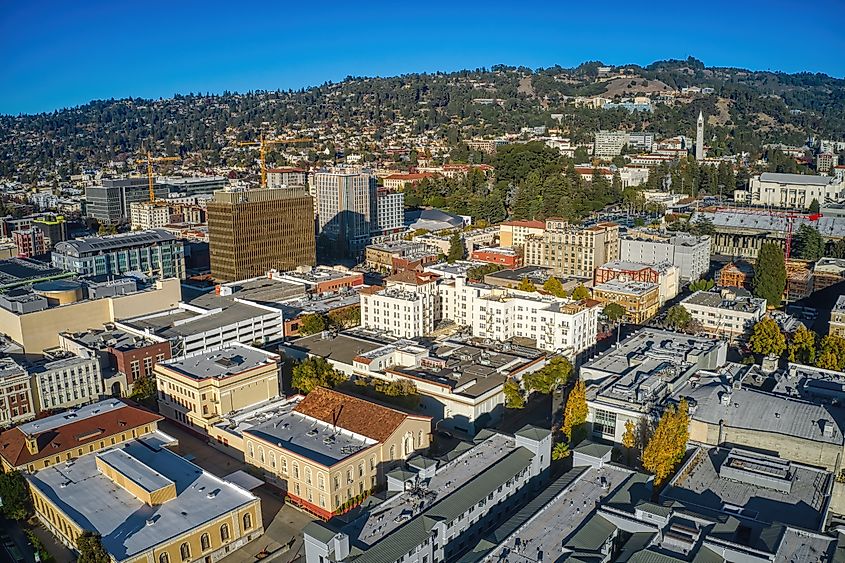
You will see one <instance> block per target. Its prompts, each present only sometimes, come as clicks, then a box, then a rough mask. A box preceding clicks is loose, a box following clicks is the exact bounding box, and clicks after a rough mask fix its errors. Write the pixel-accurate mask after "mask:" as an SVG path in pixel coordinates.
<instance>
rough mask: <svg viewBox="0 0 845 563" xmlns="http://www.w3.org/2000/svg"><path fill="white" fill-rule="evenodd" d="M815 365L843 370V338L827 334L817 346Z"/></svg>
mask: <svg viewBox="0 0 845 563" xmlns="http://www.w3.org/2000/svg"><path fill="white" fill-rule="evenodd" d="M816 366H817V367H820V368H823V369H833V370H837V371H845V338H842V337H841V336H838V335H835V334H828V335H827V336H825V337H824V338H822V341H821V345H820V346H819V352H818V356H817V357H816Z"/></svg>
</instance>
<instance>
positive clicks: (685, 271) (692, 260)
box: [619, 230, 710, 281]
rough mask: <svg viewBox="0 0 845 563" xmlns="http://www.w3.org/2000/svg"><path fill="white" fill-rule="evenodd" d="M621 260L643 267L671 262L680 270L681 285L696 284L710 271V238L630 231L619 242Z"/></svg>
mask: <svg viewBox="0 0 845 563" xmlns="http://www.w3.org/2000/svg"><path fill="white" fill-rule="evenodd" d="M619 258H620V259H622V260H626V261H629V262H639V263H641V264H660V263H661V262H669V263H670V264H674V265H675V266H677V267H678V275H679V277H680V279H681V281H695V280H697V279H700V278H701V277H702V276H704V275H705V274H706V273H707V271H708V270H709V269H710V237H709V236H700V237H699V236H693V235H689V234H686V233H678V234H672V235H664V234H662V233H657V232H654V231H648V230H637V231H629V232H628V234H626V235H625V236H624V237H622V238H621V240H620V241H619Z"/></svg>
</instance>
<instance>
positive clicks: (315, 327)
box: [299, 313, 327, 336]
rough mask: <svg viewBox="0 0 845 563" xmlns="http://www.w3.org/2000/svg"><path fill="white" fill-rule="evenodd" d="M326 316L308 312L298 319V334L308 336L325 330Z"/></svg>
mask: <svg viewBox="0 0 845 563" xmlns="http://www.w3.org/2000/svg"><path fill="white" fill-rule="evenodd" d="M326 326H327V325H326V318H325V317H324V316H323V315H320V314H318V313H310V314H308V315H305V316H304V317H302V319H301V320H300V321H299V334H301V335H303V336H308V335H309V334H317V333H318V332H323V331H324V330H326Z"/></svg>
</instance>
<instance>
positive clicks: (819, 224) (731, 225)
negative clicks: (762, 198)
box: [695, 211, 845, 238]
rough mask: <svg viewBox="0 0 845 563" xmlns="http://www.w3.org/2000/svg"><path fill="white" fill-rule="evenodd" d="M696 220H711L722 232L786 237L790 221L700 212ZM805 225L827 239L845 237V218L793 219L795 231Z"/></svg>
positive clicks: (783, 218)
mask: <svg viewBox="0 0 845 563" xmlns="http://www.w3.org/2000/svg"><path fill="white" fill-rule="evenodd" d="M695 218H696V219H697V218H702V219H709V220H710V221H712V222H713V225H714V226H715V227H716V229H717V230H720V231H744V232H753V233H759V232H769V233H775V234H781V235H783V236H785V233H786V232H787V230H788V224H787V221H788V219H786V218H785V217H776V216H771V215H763V214H752V213H733V212H726V211H715V212H714V211H700V212H696V214H695ZM804 224H806V225H808V226H810V227H814V228H816V229H818V231H819V233H821V235H822V236H823V237H826V238H842V237H845V217H820V218H819V219H818V220H816V221H810V220H808V219H806V218H805V217H796V218H795V219H793V231H797V230H798V229H799V228H800V227H801V225H804Z"/></svg>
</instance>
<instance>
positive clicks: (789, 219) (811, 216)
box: [716, 207, 822, 260]
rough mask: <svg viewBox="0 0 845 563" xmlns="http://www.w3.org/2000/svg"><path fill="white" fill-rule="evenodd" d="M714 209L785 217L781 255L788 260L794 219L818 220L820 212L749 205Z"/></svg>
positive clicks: (790, 252) (790, 251) (790, 253)
mask: <svg viewBox="0 0 845 563" xmlns="http://www.w3.org/2000/svg"><path fill="white" fill-rule="evenodd" d="M716 211H724V212H728V213H742V214H745V215H768V216H769V217H780V218H782V219H786V229H784V235H785V238H784V248H783V256H784V258H785V259H786V260H789V258H790V256H791V255H792V233H793V231H794V228H795V219H798V218H802V219H807V221H811V222H813V221H818V220H819V219H820V218H821V217H822V214H821V213H800V212H797V211H776V210H773V209H753V208H749V207H717V208H716Z"/></svg>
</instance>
